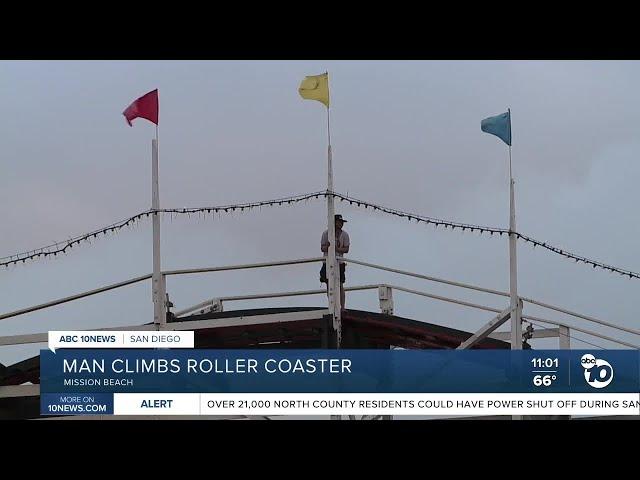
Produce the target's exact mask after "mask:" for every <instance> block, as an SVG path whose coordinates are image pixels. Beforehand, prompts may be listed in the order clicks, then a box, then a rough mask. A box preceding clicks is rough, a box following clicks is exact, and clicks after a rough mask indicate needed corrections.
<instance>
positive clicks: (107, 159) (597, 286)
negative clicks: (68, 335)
mask: <svg viewBox="0 0 640 480" xmlns="http://www.w3.org/2000/svg"><path fill="white" fill-rule="evenodd" d="M325 70H328V71H329V72H330V89H331V102H332V106H331V124H332V144H333V152H334V156H333V158H334V175H335V189H336V190H337V191H340V192H344V193H348V194H349V195H352V196H356V197H359V198H362V199H365V200H369V201H372V202H374V203H378V204H382V205H386V206H389V207H393V208H397V209H403V210H407V211H411V212H415V213H419V214H423V215H428V216H435V217H440V218H446V219H450V220H456V221H461V222H469V223H478V224H486V225H492V226H499V227H505V228H506V227H507V226H508V215H509V204H508V150H507V147H506V145H505V144H504V143H502V141H500V140H499V139H498V138H497V137H494V136H491V135H488V134H486V133H483V132H481V130H480V121H481V120H482V119H483V118H485V117H487V116H491V115H496V114H498V113H502V112H504V111H506V109H507V108H511V111H512V126H513V169H514V177H515V179H516V209H517V224H518V230H519V231H521V232H522V233H525V234H527V235H529V236H532V237H534V238H537V239H539V240H542V241H546V242H549V243H553V244H556V245H558V246H560V247H563V248H565V249H567V250H570V251H575V252H577V253H579V254H582V255H585V256H588V257H591V258H594V259H597V260H600V261H603V262H605V263H609V264H613V265H616V266H619V267H622V268H627V269H630V270H633V271H636V272H637V271H640V259H639V258H638V255H637V235H638V234H639V233H640V228H639V225H640V222H639V221H638V218H637V214H636V210H637V209H636V208H635V206H636V205H637V204H638V200H639V199H638V196H639V195H640V194H639V193H638V188H637V182H636V179H638V178H640V161H639V157H640V137H639V136H638V133H637V132H638V129H639V127H640V89H638V87H637V85H638V84H639V83H640V64H639V63H638V62H614V61H606V62H595V61H588V62H583V61H544V62H543V61H500V62H496V61H469V62H463V61H449V62H446V61H437V62H431V61H414V62H409V61H237V62H233V61H224V62H218V61H153V62H152V61H123V62H114V61H73V62H68V61H64V62H63V61H59V62H53V61H47V62H34V61H21V62H0V87H1V92H2V95H1V97H0V98H1V100H0V102H1V110H2V112H3V115H2V117H1V118H0V131H1V132H2V134H1V135H2V142H1V145H2V151H3V158H4V162H3V165H4V168H3V174H2V175H1V176H0V205H2V207H1V210H0V219H1V221H2V235H1V237H0V256H5V255H11V254H14V253H17V252H22V251H24V250H28V249H32V248H37V247H41V246H44V245H47V244H50V243H51V242H54V241H62V240H65V239H68V238H69V237H71V236H74V235H78V234H81V233H84V232H87V231H90V230H93V229H95V228H98V227H101V226H104V225H107V224H110V223H113V222H114V221H116V220H120V219H123V218H126V217H128V216H130V215H133V214H135V213H138V212H140V211H143V210H146V209H148V208H150V205H151V192H150V189H151V178H150V177H151V139H152V138H153V135H154V127H153V125H152V124H151V123H149V122H146V121H145V120H136V121H134V127H133V128H131V127H129V126H128V125H127V123H126V121H125V119H124V117H123V116H122V111H123V110H124V109H125V108H126V107H127V105H129V103H130V102H131V101H133V100H134V99H135V98H137V97H139V96H141V95H143V94H144V93H146V92H148V91H150V90H153V89H154V88H158V89H159V93H160V203H161V207H164V208H170V207H188V206H207V205H220V204H229V203H234V202H247V201H254V200H262V199H268V198H275V197H282V196H287V195H290V194H297V193H304V192H310V191H317V190H323V189H325V188H326V141H327V140H326V115H325V109H324V107H323V105H322V104H320V103H318V102H314V101H309V100H302V99H301V98H300V97H299V95H298V92H297V88H298V85H299V83H300V81H301V79H302V78H303V77H304V76H305V75H312V74H318V73H321V72H324V71H325ZM337 207H338V210H337V211H338V212H339V213H342V214H343V215H344V217H345V218H346V219H347V220H348V223H347V225H346V227H345V228H346V230H347V231H348V232H349V234H350V237H351V252H350V253H349V256H350V257H352V258H355V259H359V260H363V261H368V262H372V263H378V264H383V265H387V266H391V267H396V268H400V269H406V270H411V271H414V272H419V273H423V274H428V275H434V276H439V277H443V278H448V279H453V280H457V281H462V282H468V283H473V284H478V285H482V286H486V287H489V288H495V289H501V290H508V287H509V262H508V246H507V239H506V237H496V236H494V237H489V236H486V235H485V236H479V235H478V234H477V233H473V234H472V233H462V232H458V231H455V232H452V231H451V230H441V229H438V230H435V229H434V228H433V227H429V226H424V225H422V224H420V225H416V224H415V223H411V224H409V223H408V222H407V221H406V220H404V221H403V220H401V219H398V218H395V217H388V216H385V215H383V214H380V213H373V212H371V211H370V210H361V209H358V208H356V207H351V206H349V205H343V204H340V203H338V204H337ZM325 228H326V204H325V203H324V202H323V201H322V200H314V201H311V202H309V203H307V204H301V205H298V206H294V207H281V208H278V209H262V210H261V211H255V212H251V213H244V214H239V213H237V214H234V215H230V216H225V217H221V218H216V219H215V220H212V219H203V218H198V217H191V218H190V219H188V218H182V219H174V220H173V221H169V220H168V219H166V220H165V221H163V223H162V266H163V269H173V268H189V267H202V266H219V265H226V264H236V263H251V262H266V261H271V260H284V259H293V258H303V257H312V256H316V255H319V254H320V247H319V242H320V235H321V233H322V231H323V230H324V229H325ZM151 269H152V250H151V222H150V221H148V220H147V221H144V222H142V223H141V224H139V225H138V226H136V227H134V228H131V229H126V230H124V231H122V232H121V233H120V234H118V235H114V236H110V237H108V238H103V239H101V240H97V241H94V242H92V244H91V245H87V244H83V245H81V246H79V247H76V248H74V249H72V250H71V251H70V253H68V254H67V255H66V256H63V257H61V258H57V259H55V260H53V259H52V260H39V261H35V262H32V263H30V264H27V265H24V266H23V265H20V266H17V267H13V268H9V269H6V270H5V269H3V270H2V271H0V307H1V311H2V313H5V312H9V311H12V310H16V309H19V308H24V307H27V306H31V305H34V304H37V303H42V302H45V301H48V300H53V299H56V298H59V297H64V296H67V295H71V294H74V293H78V292H81V291H85V290H90V289H93V288H97V287H100V286H103V285H106V284H108V283H113V282H118V281H122V280H126V279H129V278H131V277H135V276H139V275H144V274H147V273H150V272H151ZM518 269H519V278H518V281H519V290H520V294H521V295H523V296H527V297H533V298H536V299H539V300H541V301H544V302H548V303H552V304H556V305H559V306H563V307H565V308H568V309H572V310H575V311H578V312H582V313H586V314H590V315H593V316H595V317H598V318H602V319H604V320H607V321H610V322H614V323H617V324H621V325H627V326H632V327H634V328H638V319H637V313H636V311H637V305H636V302H635V301H636V299H637V298H638V292H639V291H640V281H639V280H630V279H628V278H626V279H625V278H622V277H621V276H619V275H616V274H612V273H609V272H604V271H601V270H594V269H593V268H591V267H587V266H585V265H584V264H575V263H573V262H572V261H569V260H567V259H564V258H562V257H559V256H557V255H554V254H552V253H550V252H546V251H544V250H541V249H535V250H533V249H532V248H531V247H530V246H528V245H526V244H522V243H520V244H519V245H518ZM318 270H319V265H318V266H316V265H305V266H296V267H286V268H282V267H280V268H273V269H261V270H256V271H238V272H231V273H211V274H204V275H196V276H188V277H187V276H183V277H180V278H172V279H170V280H169V281H168V286H167V289H168V292H169V295H170V298H171V300H172V301H173V303H174V304H175V309H176V310H179V309H182V308H185V307H188V306H190V305H192V304H195V303H198V302H201V301H203V300H206V299H208V298H212V297H215V296H226V295H240V294H253V293H263V292H274V291H285V290H299V289H314V288H320V284H319V281H318ZM382 282H385V283H393V284H398V285H404V286H408V287H411V288H415V289H420V290H423V291H427V292H432V293H439V294H444V295H447V296H452V297H456V298H460V299H464V300H470V301H476V302H480V303H483V304H486V305H490V306H494V307H496V308H503V307H506V305H507V302H508V299H502V298H492V297H490V296H487V295H482V294H478V295H475V294H473V293H472V292H467V291H465V290H458V289H455V288H451V287H445V286H441V285H438V284H433V283H430V282H426V281H420V280H412V279H407V278H404V277H402V276H399V275H395V274H391V273H386V272H381V271H376V270H371V269H367V268H364V267H358V266H352V265H349V266H348V268H347V284H348V285H357V284H365V283H382ZM394 299H395V306H396V314H397V315H401V316H405V317H409V318H414V319H418V320H423V321H427V322H432V323H437V324H441V325H445V326H450V327H454V328H459V329H464V330H468V331H473V330H475V329H477V328H479V327H480V326H481V325H482V324H484V323H485V322H486V321H488V320H489V319H490V318H491V316H492V315H491V314H490V313H488V312H483V311H477V310H472V309H468V308H466V307H460V306H456V305H451V304H447V303H442V302H438V301H436V300H429V299H427V298H424V297H413V296H411V295H409V294H403V293H396V294H395V295H394ZM325 304H326V297H323V296H316V297H310V298H302V297H299V298H293V299H288V300H287V299H284V300H283V299H280V300H270V301H251V302H244V303H240V302H239V303H229V304H228V305H226V309H235V308H251V307H258V306H276V305H315V306H323V305H325ZM347 306H348V307H349V308H358V309H365V310H372V311H377V310H378V302H377V294H376V293H375V292H373V291H369V292H361V293H354V294H349V295H348V297H347ZM525 313H530V314H536V315H539V316H543V317H547V318H553V319H557V320H565V319H566V317H563V316H562V315H560V314H553V313H550V312H543V311H541V310H540V309H536V308H532V307H530V306H528V305H526V306H525ZM152 318H153V304H152V301H151V290H150V283H148V282H147V283H144V284H137V285H133V286H130V287H126V288H123V289H118V290H115V291H111V292H109V293H105V294H102V295H99V296H94V297H90V298H87V299H84V300H80V301H77V302H72V303H70V304H66V305H63V306H59V307H54V308H51V309H47V310H43V311H39V312H36V313H33V314H29V315H24V316H20V317H17V318H12V319H9V320H3V321H1V322H0V335H7V334H19V333H31V332H41V331H47V330H49V329H72V328H98V327H107V326H118V325H122V326H124V325H136V324H142V323H147V322H150V321H152ZM570 320H571V319H570ZM571 321H573V323H574V324H576V325H582V326H586V327H587V328H591V329H593V330H598V331H602V332H603V333H605V334H611V335H613V336H616V337H617V338H624V339H626V340H628V341H631V342H632V343H636V344H638V343H640V339H638V338H637V337H634V336H632V335H628V336H623V335H620V334H618V333H616V332H615V331H612V330H611V329H606V328H604V329H599V328H598V327H596V326H591V325H589V324H586V323H581V322H580V321H576V320H571ZM576 337H578V338H584V339H588V340H589V341H591V342H593V343H595V344H598V345H602V346H606V347H613V344H611V343H608V342H606V341H603V340H599V339H593V338H589V337H585V336H583V335H580V334H577V335H576ZM534 345H535V346H537V347H538V348H542V347H548V348H554V347H555V346H556V345H557V341H556V342H551V341H541V342H539V343H537V344H534ZM572 346H573V347H574V348H589V346H588V345H585V344H582V343H579V342H577V341H575V342H573V345H572ZM38 348H39V346H37V345H33V346H29V347H24V346H19V347H0V362H2V363H4V364H8V363H9V364H10V363H13V362H14V361H16V360H20V359H22V358H26V357H28V356H30V355H34V354H36V353H37V350H38Z"/></svg>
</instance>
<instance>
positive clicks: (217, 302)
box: [0, 257, 640, 349]
mask: <svg viewBox="0 0 640 480" xmlns="http://www.w3.org/2000/svg"><path fill="white" fill-rule="evenodd" d="M344 260H345V261H346V262H348V263H352V264H355V265H360V266H363V267H367V268H372V269H376V270H381V271H386V272H391V273H396V274H399V275H404V276H408V277H413V278H418V279H422V280H427V281H431V282H435V283H440V284H445V285H449V286H454V287H458V288H464V289H468V290H475V291H478V292H483V293H488V294H492V295H497V296H502V297H509V293H507V292H502V291H499V290H493V289H488V288H484V287H479V286H476V285H471V284H466V283H462V282H456V281H452V280H447V279H442V278H437V277H433V276H428V275H423V274H418V273H413V272H409V271H405V270H400V269H396V268H390V267H385V266H382V265H376V264H373V263H367V262H362V261H359V260H354V259H350V258H344ZM322 261H324V258H323V257H313V258H304V259H295V260H282V261H275V262H263V263H251V264H241V265H227V266H221V267H205V268H194V269H182V270H167V271H164V272H162V279H163V282H165V281H166V277H167V276H176V275H187V274H196V273H211V272H223V271H231V270H243V269H257V268H268V267H278V266H289V265H300V264H307V263H316V262H322ZM149 279H151V274H149V275H144V276H140V277H135V278H132V279H130V280H126V281H124V282H119V283H114V284H110V285H107V286H105V287H101V288H97V289H94V290H89V291H87V292H83V293H80V294H76V295H72V296H69V297H65V298H61V299H58V300H53V301H50V302H46V303H42V304H39V305H35V306H32V307H28V308H24V309H20V310H16V311H13V312H9V313H5V314H2V315H0V320H5V319H8V318H12V317H16V316H19V315H24V314H27V313H31V312H35V311H37V310H42V309H46V308H50V307H53V306H56V305H61V304H64V303H67V302H71V301H74V300H78V299H80V298H85V297H89V296H92V295H97V294H100V293H103V292H106V291H109V290H113V289H117V288H122V287H125V286H128V285H132V284H134V283H138V282H142V281H145V280H149ZM375 289H377V290H378V297H379V301H380V310H381V311H382V312H383V313H389V314H391V313H393V293H392V292H393V290H397V291H401V292H405V293H409V294H412V295H418V296H423V297H427V298H431V299H434V300H438V301H443V302H448V303H453V304H457V305H461V306H465V307H468V308H474V309H478V310H484V311H488V312H493V313H500V312H501V311H502V310H501V309H499V308H494V307H490V306H486V305H480V304H477V303H472V302H467V301H464V300H461V299H456V298H451V297H446V296H442V295H436V294H433V293H430V292H426V291H422V290H415V289H410V288H406V287H402V286H399V285H391V284H387V283H381V284H370V285H361V286H352V287H346V288H345V290H346V291H356V290H375ZM323 294H326V291H325V290H321V289H316V290H301V291H289V292H275V293H259V294H251V295H238V296H226V297H216V298H212V299H210V300H207V301H205V302H201V303H199V304H197V305H194V306H192V307H189V308H186V309H183V310H180V311H178V312H176V313H175V316H177V317H181V316H184V315H186V314H188V313H192V312H195V311H201V312H203V313H204V312H206V311H215V310H222V309H223V304H224V303H227V302H234V301H246V300H258V299H267V298H284V297H293V296H309V295H323ZM521 300H522V301H524V302H527V303H530V304H532V305H536V306H538V307H541V308H545V309H548V310H551V311H554V312H559V313H562V314H565V315H568V316H571V317H574V318H578V319H580V320H581V321H586V322H590V323H595V324H599V325H602V326H605V327H608V328H612V329H614V330H616V331H619V332H625V333H630V334H634V335H640V330H637V329H633V328H629V327H625V326H622V325H616V324H614V323H611V322H606V321H604V320H600V319H597V318H595V317H592V316H588V315H583V314H580V313H576V312H572V311H570V310H566V309H564V308H560V307H556V306H553V305H549V304H546V303H543V302H540V301H537V300H533V299H530V298H526V297H521ZM522 319H523V320H527V321H529V322H534V323H535V322H540V323H544V324H550V325H554V326H556V327H557V328H551V329H542V330H538V331H535V330H534V333H533V335H532V338H546V337H558V338H559V340H560V348H569V346H570V342H569V339H570V338H571V336H570V332H571V330H574V331H577V332H581V333H584V334H586V335H590V336H593V337H597V338H601V339H604V340H607V341H611V342H614V343H616V344H618V345H623V346H626V347H629V348H634V349H640V346H638V345H635V344H633V343H630V342H627V341H624V340H621V339H616V338H614V337H611V336H608V335H604V334H601V333H599V332H595V331H592V330H588V329H585V328H583V327H582V326H577V325H572V324H567V323H565V322H562V321H557V320H551V319H546V318H540V317H537V316H530V315H523V316H522ZM189 323H192V322H189ZM167 328H168V329H171V327H167ZM117 329H126V330H134V329H140V330H153V329H155V326H154V325H153V324H149V325H133V326H127V327H111V328H102V329H95V330H117ZM46 335H47V334H46V333H35V334H34V333H32V334H26V335H11V336H0V346H4V345H19V344H29V343H43V342H46V341H47V338H46ZM488 336H489V337H492V338H497V339H502V340H507V341H508V339H509V338H508V332H494V333H491V334H490V335H488Z"/></svg>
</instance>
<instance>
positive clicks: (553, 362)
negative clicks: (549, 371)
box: [531, 358, 558, 368]
mask: <svg viewBox="0 0 640 480" xmlns="http://www.w3.org/2000/svg"><path fill="white" fill-rule="evenodd" d="M531 363H532V365H533V368H552V367H554V368H558V359H557V358H545V359H542V358H532V359H531Z"/></svg>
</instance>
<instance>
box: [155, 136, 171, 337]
mask: <svg viewBox="0 0 640 480" xmlns="http://www.w3.org/2000/svg"><path fill="white" fill-rule="evenodd" d="M151 153H152V155H151V160H152V164H151V210H152V211H153V214H152V217H153V276H152V292H153V323H154V324H155V326H156V329H157V330H160V329H161V328H162V326H163V325H164V324H165V323H166V320H167V319H166V313H165V311H164V298H165V293H164V292H165V287H164V285H163V281H162V274H161V271H162V270H161V265H160V216H159V213H158V210H159V209H160V187H159V181H158V177H159V175H158V125H157V124H156V137H155V138H154V139H153V140H152V141H151Z"/></svg>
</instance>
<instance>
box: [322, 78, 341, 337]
mask: <svg viewBox="0 0 640 480" xmlns="http://www.w3.org/2000/svg"><path fill="white" fill-rule="evenodd" d="M327 82H329V72H327ZM327 141H328V147H327V173H328V174H327V192H328V193H329V195H328V196H327V236H328V238H329V251H328V253H327V268H326V269H327V282H328V290H329V311H330V312H331V314H332V315H333V328H334V330H335V331H336V340H337V347H338V348H340V346H341V344H342V319H341V315H340V314H341V305H340V294H339V291H338V292H337V291H336V290H338V289H339V288H340V284H339V283H338V282H339V281H340V280H339V277H338V265H337V263H336V225H335V206H334V198H333V195H331V194H332V193H333V162H332V160H333V158H332V153H331V123H330V115H329V107H327Z"/></svg>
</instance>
